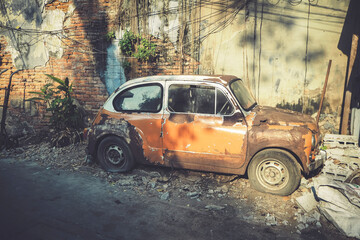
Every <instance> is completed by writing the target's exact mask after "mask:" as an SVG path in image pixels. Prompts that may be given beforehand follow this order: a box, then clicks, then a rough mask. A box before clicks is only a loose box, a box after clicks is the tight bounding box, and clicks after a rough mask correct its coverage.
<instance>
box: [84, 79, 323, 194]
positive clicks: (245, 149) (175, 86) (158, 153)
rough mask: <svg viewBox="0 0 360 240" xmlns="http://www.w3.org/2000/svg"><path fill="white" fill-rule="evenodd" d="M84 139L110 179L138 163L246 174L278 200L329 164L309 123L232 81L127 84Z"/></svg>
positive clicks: (313, 125)
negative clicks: (259, 101) (261, 101)
mask: <svg viewBox="0 0 360 240" xmlns="http://www.w3.org/2000/svg"><path fill="white" fill-rule="evenodd" d="M84 136H85V138H86V139H87V141H88V144H87V150H86V151H87V155H88V156H89V157H90V158H91V159H95V160H96V161H98V162H99V164H100V165H101V166H102V168H104V169H105V170H106V171H109V172H126V171H129V170H131V169H132V168H134V166H135V164H137V163H140V164H151V165H159V166H167V167H172V168H182V169H191V170H199V171H209V172H217V173H224V174H238V175H245V174H247V176H248V178H249V181H250V184H251V186H252V187H253V188H254V189H256V190H258V191H261V192H267V193H271V194H276V195H289V194H291V193H292V192H294V191H295V190H296V189H297V188H298V186H299V184H300V180H301V176H302V174H304V175H307V174H309V173H310V172H311V171H313V170H315V169H317V168H319V167H320V166H321V165H322V164H323V162H324V160H325V158H326V152H324V151H322V150H320V149H319V144H320V132H319V127H318V126H317V124H316V123H315V121H314V120H313V119H312V118H311V117H310V116H308V115H303V114H301V113H298V112H293V111H290V110H283V109H278V108H274V107H265V106H260V105H258V104H257V103H256V101H255V99H254V98H253V96H252V95H251V93H250V91H249V90H248V89H247V87H246V86H245V84H244V82H243V81H242V80H241V79H239V78H237V77H235V76H229V75H224V76H206V75H204V76H200V75H171V76H149V77H142V78H137V79H132V80H129V81H127V82H126V83H124V84H123V85H121V86H120V87H119V88H118V89H117V90H116V91H114V93H113V94H112V95H111V96H110V97H109V98H108V100H107V101H106V102H105V104H104V105H103V107H101V109H100V110H99V112H98V113H97V115H96V117H95V119H94V121H93V122H92V124H91V126H90V127H89V128H86V129H85V130H84Z"/></svg>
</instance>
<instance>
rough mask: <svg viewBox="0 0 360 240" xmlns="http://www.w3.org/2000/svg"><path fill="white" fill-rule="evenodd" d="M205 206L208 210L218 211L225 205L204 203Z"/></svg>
mask: <svg viewBox="0 0 360 240" xmlns="http://www.w3.org/2000/svg"><path fill="white" fill-rule="evenodd" d="M205 208H206V209H208V210H215V211H220V210H223V209H224V208H225V207H223V206H218V205H206V206H205Z"/></svg>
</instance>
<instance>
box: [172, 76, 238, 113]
mask: <svg viewBox="0 0 360 240" xmlns="http://www.w3.org/2000/svg"><path fill="white" fill-rule="evenodd" d="M171 85H196V86H200V87H201V86H207V87H214V90H215V105H214V113H194V112H174V111H171V110H170V109H169V89H170V86H171ZM216 90H219V91H220V92H221V93H222V94H223V95H224V96H225V97H226V99H227V100H228V102H229V104H231V106H232V112H231V113H230V114H228V115H221V114H216V103H217V101H216V100H217V99H216V98H217V96H216V94H217V93H216ZM165 99H166V108H165V109H166V111H168V112H169V113H171V114H192V115H194V114H196V115H202V116H217V117H228V116H233V115H234V113H235V112H236V107H235V106H234V104H233V102H232V101H231V99H230V98H229V96H228V94H226V92H224V90H223V89H222V86H219V85H218V84H207V83H203V82H188V81H179V82H176V81H171V82H168V84H167V86H166V96H165Z"/></svg>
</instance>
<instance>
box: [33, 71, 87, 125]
mask: <svg viewBox="0 0 360 240" xmlns="http://www.w3.org/2000/svg"><path fill="white" fill-rule="evenodd" d="M45 75H46V76H47V77H49V78H50V79H52V80H53V81H54V82H56V83H58V86H57V87H55V86H54V85H53V84H52V83H48V84H45V85H44V86H43V87H42V88H41V89H40V91H39V92H30V93H32V94H36V95H37V97H33V98H30V99H27V101H42V102H45V103H46V106H47V108H46V110H47V111H49V112H51V116H50V123H51V124H52V125H53V127H55V128H56V129H57V130H65V129H73V130H79V129H81V128H82V127H83V126H82V113H81V112H80V111H79V109H78V108H77V106H76V105H75V104H74V102H73V98H72V97H71V93H72V91H73V89H72V84H69V79H68V78H66V79H65V81H63V80H61V79H59V78H57V77H54V76H52V75H48V74H45Z"/></svg>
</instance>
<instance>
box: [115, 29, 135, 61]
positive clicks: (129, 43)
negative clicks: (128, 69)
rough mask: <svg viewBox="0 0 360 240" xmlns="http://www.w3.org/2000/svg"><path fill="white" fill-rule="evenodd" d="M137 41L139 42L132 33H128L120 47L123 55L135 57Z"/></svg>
mask: <svg viewBox="0 0 360 240" xmlns="http://www.w3.org/2000/svg"><path fill="white" fill-rule="evenodd" d="M136 41H137V36H136V35H135V34H134V33H133V32H131V31H126V32H125V33H124V36H123V37H122V39H120V41H119V45H120V49H121V51H122V53H123V54H125V55H126V56H129V57H130V56H133V54H134V52H135V44H136Z"/></svg>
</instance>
